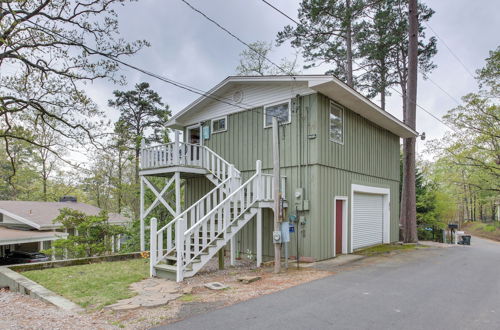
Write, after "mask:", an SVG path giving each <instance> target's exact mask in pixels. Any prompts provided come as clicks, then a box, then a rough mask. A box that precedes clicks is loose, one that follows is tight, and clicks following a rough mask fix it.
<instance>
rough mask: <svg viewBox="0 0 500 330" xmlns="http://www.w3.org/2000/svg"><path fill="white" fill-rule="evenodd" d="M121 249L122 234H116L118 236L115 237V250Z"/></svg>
mask: <svg viewBox="0 0 500 330" xmlns="http://www.w3.org/2000/svg"><path fill="white" fill-rule="evenodd" d="M121 249H122V234H118V236H117V237H116V250H117V251H118V252H120V250H121Z"/></svg>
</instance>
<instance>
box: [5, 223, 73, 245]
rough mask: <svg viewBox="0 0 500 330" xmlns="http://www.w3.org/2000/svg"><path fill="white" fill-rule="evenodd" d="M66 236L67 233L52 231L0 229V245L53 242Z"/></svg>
mask: <svg viewBox="0 0 500 330" xmlns="http://www.w3.org/2000/svg"><path fill="white" fill-rule="evenodd" d="M67 236H68V234H67V233H61V232H54V231H38V230H18V229H11V228H4V227H0V245H8V244H21V243H32V242H42V241H54V240H57V239H60V238H64V237H67Z"/></svg>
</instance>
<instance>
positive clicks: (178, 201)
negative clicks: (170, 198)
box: [174, 172, 182, 216]
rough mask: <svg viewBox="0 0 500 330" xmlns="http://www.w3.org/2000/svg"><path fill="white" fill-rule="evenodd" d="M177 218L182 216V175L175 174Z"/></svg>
mask: <svg viewBox="0 0 500 330" xmlns="http://www.w3.org/2000/svg"><path fill="white" fill-rule="evenodd" d="M174 176H175V216H178V215H179V214H181V200H182V199H181V173H180V172H175V174H174Z"/></svg>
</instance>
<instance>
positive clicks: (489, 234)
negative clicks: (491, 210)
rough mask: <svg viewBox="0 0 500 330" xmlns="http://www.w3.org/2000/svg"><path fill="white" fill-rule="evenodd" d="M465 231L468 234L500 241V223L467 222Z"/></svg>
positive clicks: (464, 227)
mask: <svg viewBox="0 0 500 330" xmlns="http://www.w3.org/2000/svg"><path fill="white" fill-rule="evenodd" d="M463 229H464V230H465V231H466V232H467V233H468V234H472V235H476V236H482V237H486V238H489V239H493V240H497V241H500V222H489V223H484V222H479V221H475V222H466V223H465V224H464V226H463Z"/></svg>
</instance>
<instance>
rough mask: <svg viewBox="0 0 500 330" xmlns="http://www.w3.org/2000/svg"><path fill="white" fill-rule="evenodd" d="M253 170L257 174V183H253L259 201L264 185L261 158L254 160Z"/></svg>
mask: <svg viewBox="0 0 500 330" xmlns="http://www.w3.org/2000/svg"><path fill="white" fill-rule="evenodd" d="M255 171H256V172H257V174H258V177H257V184H256V185H255V188H256V195H257V201H261V200H262V197H263V194H262V188H263V187H264V185H263V182H262V161H261V160H257V161H256V162H255Z"/></svg>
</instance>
